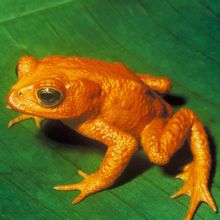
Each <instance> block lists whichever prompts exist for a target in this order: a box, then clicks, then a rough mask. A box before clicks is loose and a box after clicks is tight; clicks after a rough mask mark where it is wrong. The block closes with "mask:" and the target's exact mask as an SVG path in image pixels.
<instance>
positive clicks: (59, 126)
mask: <svg viewBox="0 0 220 220" xmlns="http://www.w3.org/2000/svg"><path fill="white" fill-rule="evenodd" d="M41 131H42V132H41V133H40V134H39V135H41V136H46V137H47V138H49V139H52V140H53V141H56V142H59V143H62V145H61V146H62V147H64V148H74V147H75V146H76V145H77V148H79V147H80V151H82V153H83V151H88V150H89V151H93V152H94V151H95V152H97V153H98V154H101V155H102V156H103V158H104V154H105V151H106V146H105V145H104V144H102V143H100V142H97V141H95V140H92V139H89V138H86V137H84V136H82V135H80V134H79V133H77V132H76V131H74V130H72V129H70V128H69V127H68V126H66V125H64V124H63V123H62V122H60V121H57V120H47V121H44V122H43V125H42V129H41ZM59 146H60V145H59ZM78 150H79V149H78ZM142 153H143V152H141V151H140V150H138V151H137V152H136V153H135V154H134V155H133V157H132V158H131V160H130V162H129V164H128V166H127V167H126V169H125V170H124V172H123V173H122V175H121V176H120V177H119V178H118V180H117V181H116V182H115V184H114V185H113V187H118V186H120V185H123V184H125V183H127V182H129V181H131V180H132V179H134V178H135V177H137V176H139V175H141V174H142V173H143V172H145V171H146V170H147V169H149V168H150V167H151V164H150V162H149V161H148V159H147V157H146V155H144V153H143V154H142Z"/></svg>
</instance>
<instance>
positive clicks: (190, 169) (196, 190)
mask: <svg viewBox="0 0 220 220" xmlns="http://www.w3.org/2000/svg"><path fill="white" fill-rule="evenodd" d="M200 173H201V172H199V169H197V167H195V166H194V164H193V162H192V163H190V164H188V165H186V166H185V167H184V169H183V172H182V173H181V174H179V175H177V176H176V178H180V179H182V180H183V181H184V182H185V184H184V185H183V187H182V188H181V189H180V190H179V191H178V192H176V193H175V194H173V195H172V196H171V198H176V197H178V196H181V195H188V196H189V197H190V205H189V208H188V211H187V214H186V216H185V220H190V219H192V218H193V215H194V213H195V211H196V209H197V207H198V206H199V204H200V203H201V202H205V203H207V204H208V205H209V206H210V208H211V209H212V210H213V211H214V212H216V211H217V207H216V204H215V202H214V200H213V198H212V195H211V194H210V192H209V190H208V187H207V184H205V183H204V179H203V177H202V175H201V174H200Z"/></svg>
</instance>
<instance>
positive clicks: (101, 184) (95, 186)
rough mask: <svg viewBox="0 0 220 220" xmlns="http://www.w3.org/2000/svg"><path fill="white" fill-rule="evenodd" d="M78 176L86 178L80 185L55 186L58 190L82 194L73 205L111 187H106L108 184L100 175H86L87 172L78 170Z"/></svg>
mask: <svg viewBox="0 0 220 220" xmlns="http://www.w3.org/2000/svg"><path fill="white" fill-rule="evenodd" d="M78 174H79V175H80V176H82V177H83V178H84V180H83V181H82V182H80V183H76V184H69V185H61V186H55V187H54V189H56V190H67V191H68V190H79V191H80V194H79V196H78V197H76V199H74V200H73V202H72V204H74V205H75V204H77V203H79V202H80V201H81V200H83V199H84V198H86V197H87V196H89V195H91V194H93V193H95V192H98V191H100V190H103V189H105V188H107V187H108V186H109V185H106V182H105V181H103V180H101V179H100V177H99V175H98V173H93V174H91V175H88V174H86V173H85V172H83V171H81V170H78Z"/></svg>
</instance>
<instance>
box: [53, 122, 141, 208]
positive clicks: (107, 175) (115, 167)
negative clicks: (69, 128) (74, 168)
mask: <svg viewBox="0 0 220 220" xmlns="http://www.w3.org/2000/svg"><path fill="white" fill-rule="evenodd" d="M77 130H78V131H79V132H80V133H81V134H83V135H85V136H87V137H89V138H92V139H95V140H98V141H100V142H102V143H104V144H106V145H107V146H108V150H107V153H106V155H105V158H104V161H103V162H102V165H101V167H100V168H99V170H98V171H97V172H96V173H93V174H91V175H87V174H85V173H84V172H82V171H79V174H80V175H81V176H83V177H84V180H83V181H82V182H80V183H77V184H70V185H63V186H56V187H54V188H55V189H56V190H80V191H81V193H80V195H79V196H78V197H77V198H76V199H75V200H74V201H73V204H76V203H78V202H80V201H81V200H82V199H84V198H85V197H87V196H88V195H90V194H93V193H95V192H97V191H100V190H103V189H105V188H107V187H109V186H111V185H112V184H113V183H114V181H115V180H116V179H117V178H118V177H119V176H120V174H121V173H122V171H123V170H124V168H125V166H126V165H127V163H128V162H129V160H130V158H131V156H132V155H133V153H134V152H135V150H136V149H137V142H136V140H135V139H134V137H132V136H131V135H129V134H126V133H124V132H122V131H120V130H119V129H117V128H115V127H113V126H112V125H110V124H108V123H107V122H105V121H103V120H94V121H92V122H89V123H84V124H83V125H81V126H80V127H79V128H77Z"/></svg>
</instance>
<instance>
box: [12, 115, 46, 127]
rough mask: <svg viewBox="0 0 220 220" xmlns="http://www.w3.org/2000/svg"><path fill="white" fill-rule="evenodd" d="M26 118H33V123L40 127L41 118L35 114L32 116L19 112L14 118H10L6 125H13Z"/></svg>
mask: <svg viewBox="0 0 220 220" xmlns="http://www.w3.org/2000/svg"><path fill="white" fill-rule="evenodd" d="M27 119H34V121H35V125H36V127H37V128H40V126H41V122H42V121H43V120H44V119H43V118H40V117H36V116H33V115H26V114H21V115H19V116H17V117H16V118H13V119H12V120H10V121H9V122H8V127H9V128H10V127H12V126H13V125H15V124H17V123H19V122H21V121H24V120H27Z"/></svg>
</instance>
